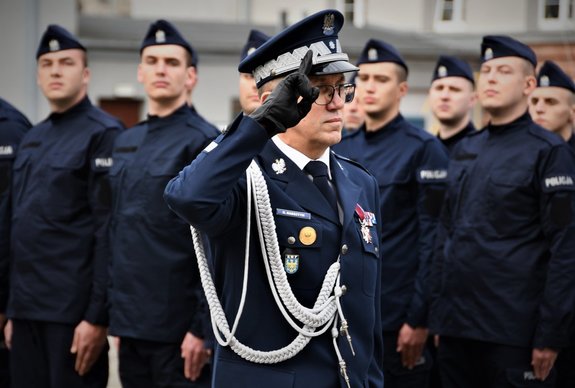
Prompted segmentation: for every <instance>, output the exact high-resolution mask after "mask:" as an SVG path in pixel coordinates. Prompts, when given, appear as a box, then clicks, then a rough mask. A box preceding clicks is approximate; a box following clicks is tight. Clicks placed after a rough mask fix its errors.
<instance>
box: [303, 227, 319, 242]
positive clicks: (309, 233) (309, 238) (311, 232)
mask: <svg viewBox="0 0 575 388" xmlns="http://www.w3.org/2000/svg"><path fill="white" fill-rule="evenodd" d="M316 238H317V233H316V232H315V229H314V228H312V227H311V226H305V227H303V228H301V230H300V231H299V241H301V243H302V244H303V245H311V244H313V243H314V242H315V239H316Z"/></svg>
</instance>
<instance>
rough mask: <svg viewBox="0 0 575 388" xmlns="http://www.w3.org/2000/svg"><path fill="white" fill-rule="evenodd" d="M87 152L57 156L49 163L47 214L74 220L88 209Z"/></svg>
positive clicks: (45, 206) (46, 199) (45, 210)
mask: <svg viewBox="0 0 575 388" xmlns="http://www.w3.org/2000/svg"><path fill="white" fill-rule="evenodd" d="M85 162H86V156H85V153H84V152H70V153H56V154H54V155H52V157H51V158H50V159H49V160H48V165H49V168H48V169H47V170H46V176H45V177H44V178H45V179H46V191H45V194H46V195H45V200H44V201H43V202H44V203H43V208H44V213H45V214H46V215H49V216H50V217H57V218H58V217H71V216H72V215H73V214H74V213H76V212H78V211H81V210H82V209H83V208H85V207H86V206H87V205H88V200H87V198H88V175H89V174H88V169H86V168H84V167H85Z"/></svg>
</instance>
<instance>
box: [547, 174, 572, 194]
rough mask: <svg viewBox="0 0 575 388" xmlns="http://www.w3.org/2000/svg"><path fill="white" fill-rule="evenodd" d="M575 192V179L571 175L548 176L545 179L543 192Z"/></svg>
mask: <svg viewBox="0 0 575 388" xmlns="http://www.w3.org/2000/svg"><path fill="white" fill-rule="evenodd" d="M573 190H575V177H574V176H573V175H571V174H553V175H547V176H545V178H544V179H543V191H544V192H553V191H573Z"/></svg>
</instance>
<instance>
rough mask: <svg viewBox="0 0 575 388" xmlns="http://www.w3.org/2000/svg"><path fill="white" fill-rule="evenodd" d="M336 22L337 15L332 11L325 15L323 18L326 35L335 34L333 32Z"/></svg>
mask: <svg viewBox="0 0 575 388" xmlns="http://www.w3.org/2000/svg"><path fill="white" fill-rule="evenodd" d="M334 24H335V15H334V14H332V13H328V14H327V15H325V16H324V18H323V27H322V29H323V34H324V35H328V36H329V35H333V33H334V32H335V30H334Z"/></svg>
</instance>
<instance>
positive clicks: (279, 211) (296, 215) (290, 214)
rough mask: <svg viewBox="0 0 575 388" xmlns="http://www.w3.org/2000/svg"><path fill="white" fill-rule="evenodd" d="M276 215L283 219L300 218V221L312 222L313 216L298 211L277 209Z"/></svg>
mask: <svg viewBox="0 0 575 388" xmlns="http://www.w3.org/2000/svg"><path fill="white" fill-rule="evenodd" d="M276 215H278V216H283V217H292V218H299V219H300V220H311V214H310V213H306V212H299V211H297V210H287V209H280V208H277V209H276Z"/></svg>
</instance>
